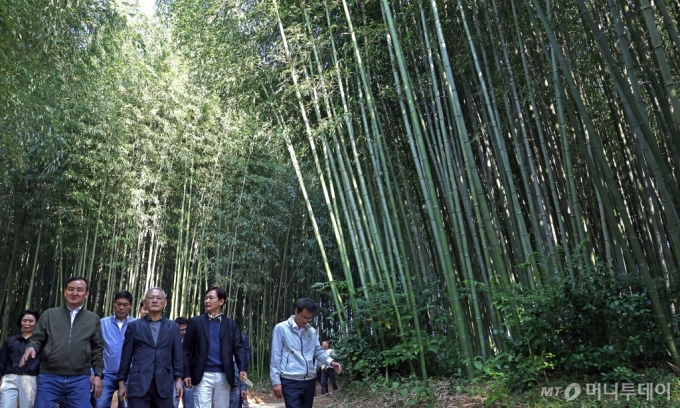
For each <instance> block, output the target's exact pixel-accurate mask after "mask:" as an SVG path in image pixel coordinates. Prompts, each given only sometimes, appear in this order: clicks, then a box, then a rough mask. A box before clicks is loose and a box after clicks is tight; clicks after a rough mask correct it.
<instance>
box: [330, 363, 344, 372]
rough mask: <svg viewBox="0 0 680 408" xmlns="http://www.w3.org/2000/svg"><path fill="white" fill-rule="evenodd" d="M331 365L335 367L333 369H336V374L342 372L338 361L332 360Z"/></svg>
mask: <svg viewBox="0 0 680 408" xmlns="http://www.w3.org/2000/svg"><path fill="white" fill-rule="evenodd" d="M331 367H333V368H335V371H337V372H338V374H341V373H342V365H341V364H340V363H338V362H337V361H333V362H332V363H331Z"/></svg>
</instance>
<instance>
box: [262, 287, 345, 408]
mask: <svg viewBox="0 0 680 408" xmlns="http://www.w3.org/2000/svg"><path fill="white" fill-rule="evenodd" d="M315 312H316V303H314V301H312V300H311V299H307V298H302V299H299V300H298V301H297V302H296V303H295V314H294V315H292V316H291V317H290V318H288V320H286V321H284V322H281V323H279V324H277V325H276V327H274V334H273V336H272V354H271V358H272V359H271V365H270V367H269V376H270V378H271V380H272V385H273V391H274V395H275V396H276V398H282V397H283V400H284V402H285V403H286V408H312V405H313V403H314V391H315V390H316V370H315V368H316V367H315V365H316V361H317V360H318V361H320V362H321V363H323V364H325V365H326V366H328V367H333V368H334V369H335V371H337V372H338V374H339V373H341V372H342V365H340V363H338V362H337V361H335V360H333V359H332V358H331V357H329V356H328V355H327V354H326V351H325V350H324V349H323V347H321V345H320V344H319V339H318V337H317V335H316V330H315V329H314V328H313V327H312V326H310V325H309V322H310V321H311V320H312V318H313V317H314V313H315Z"/></svg>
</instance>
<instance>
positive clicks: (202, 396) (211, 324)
mask: <svg viewBox="0 0 680 408" xmlns="http://www.w3.org/2000/svg"><path fill="white" fill-rule="evenodd" d="M226 300H227V293H226V292H225V291H224V289H222V288H218V287H212V288H210V289H208V290H207V292H206V293H205V299H204V301H203V304H204V306H205V313H204V314H201V315H199V316H196V317H193V318H191V320H189V326H188V327H187V332H186V334H185V336H184V343H183V344H182V349H183V351H184V385H185V386H187V387H188V388H191V387H194V406H195V407H196V408H211V407H212V406H217V404H219V406H221V407H228V406H229V394H230V391H231V387H233V386H234V382H235V381H234V380H235V377H236V375H235V372H234V365H233V364H234V361H235V362H236V366H237V368H238V370H239V376H240V380H241V381H245V380H246V379H247V376H248V375H247V374H246V371H247V367H248V363H247V357H246V351H245V347H244V346H243V342H242V340H241V330H239V327H238V325H237V324H236V322H234V321H233V320H232V319H230V318H228V317H226V316H223V315H222V313H221V312H220V311H221V310H222V306H223V305H224V302H226ZM213 402H214V403H215V405H213Z"/></svg>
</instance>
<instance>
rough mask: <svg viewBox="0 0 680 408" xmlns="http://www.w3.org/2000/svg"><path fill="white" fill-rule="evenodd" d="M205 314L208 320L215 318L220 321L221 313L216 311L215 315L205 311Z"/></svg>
mask: <svg viewBox="0 0 680 408" xmlns="http://www.w3.org/2000/svg"><path fill="white" fill-rule="evenodd" d="M206 314H207V315H208V321H210V322H212V321H213V320H217V321H218V322H220V323H222V313H218V314H216V315H215V316H213V315H211V314H210V313H207V312H206Z"/></svg>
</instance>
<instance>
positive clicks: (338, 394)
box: [248, 382, 484, 408]
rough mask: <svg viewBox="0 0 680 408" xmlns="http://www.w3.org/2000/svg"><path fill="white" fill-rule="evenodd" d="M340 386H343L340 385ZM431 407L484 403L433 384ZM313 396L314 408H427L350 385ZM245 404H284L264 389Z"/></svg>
mask: <svg viewBox="0 0 680 408" xmlns="http://www.w3.org/2000/svg"><path fill="white" fill-rule="evenodd" d="M340 386H341V387H342V386H343V384H340ZM432 389H433V391H434V401H433V405H431V406H433V407H438V408H478V407H483V406H484V402H483V398H482V397H481V396H475V395H469V394H467V393H454V394H451V393H450V392H449V384H448V383H444V382H442V383H440V384H437V385H435V386H434V387H433V388H432ZM316 395H317V396H316V397H315V398H314V408H388V407H389V408H392V407H394V408H403V407H407V406H410V407H419V406H423V407H425V406H427V404H422V405H419V404H414V403H413V399H414V395H413V394H412V393H409V394H407V395H406V396H405V397H404V395H403V394H402V393H401V392H385V391H376V392H372V391H371V390H370V389H360V388H359V387H356V386H351V387H349V388H346V389H342V390H338V391H331V392H330V393H328V394H324V395H321V386H319V385H318V384H317V387H316ZM248 401H249V402H250V407H251V408H270V407H282V406H284V405H283V402H282V400H280V399H277V398H276V397H274V395H273V394H272V393H271V392H269V393H267V392H266V390H265V389H263V388H260V387H256V388H255V390H253V389H249V390H248Z"/></svg>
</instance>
